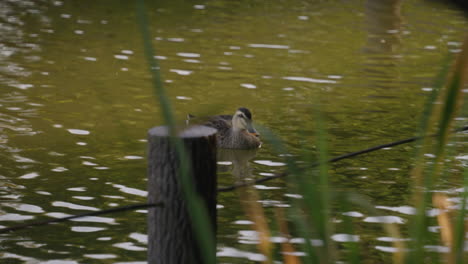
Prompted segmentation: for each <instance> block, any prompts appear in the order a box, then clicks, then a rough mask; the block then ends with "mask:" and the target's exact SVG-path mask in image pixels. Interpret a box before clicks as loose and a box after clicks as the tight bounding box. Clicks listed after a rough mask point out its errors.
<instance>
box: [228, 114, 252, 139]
mask: <svg viewBox="0 0 468 264" xmlns="http://www.w3.org/2000/svg"><path fill="white" fill-rule="evenodd" d="M232 128H233V129H234V130H238V131H242V130H246V131H247V132H249V133H250V134H252V135H254V136H257V137H258V132H257V130H255V128H254V127H253V126H252V113H250V111H249V109H247V108H245V107H241V108H239V109H237V111H236V113H235V114H234V115H233V116H232Z"/></svg>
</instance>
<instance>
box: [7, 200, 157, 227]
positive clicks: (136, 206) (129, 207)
mask: <svg viewBox="0 0 468 264" xmlns="http://www.w3.org/2000/svg"><path fill="white" fill-rule="evenodd" d="M157 206H163V204H162V203H151V204H148V203H145V204H132V205H126V206H121V207H116V208H112V209H107V210H101V211H96V212H91V213H84V214H78V215H71V216H67V217H62V218H56V219H51V220H45V221H37V222H32V223H26V224H21V225H15V226H11V227H7V228H2V229H0V234H2V233H7V232H11V231H16V230H20V229H25V228H29V227H33V226H44V225H48V224H53V223H60V222H65V221H70V220H72V219H76V218H82V217H88V216H97V215H103V214H109V213H116V212H123V211H128V210H136V209H143V208H150V207H157Z"/></svg>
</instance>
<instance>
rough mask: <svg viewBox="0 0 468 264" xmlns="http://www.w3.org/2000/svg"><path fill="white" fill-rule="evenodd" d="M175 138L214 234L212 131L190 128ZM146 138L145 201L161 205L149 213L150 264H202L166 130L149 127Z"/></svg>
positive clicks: (214, 195) (213, 130) (175, 154)
mask: <svg viewBox="0 0 468 264" xmlns="http://www.w3.org/2000/svg"><path fill="white" fill-rule="evenodd" d="M178 136H179V138H180V139H181V140H182V141H183V144H184V148H185V150H186V153H187V157H188V158H189V160H190V162H189V163H190V166H189V167H190V175H191V178H192V182H193V184H194V186H193V188H195V190H196V193H197V194H198V195H199V196H200V197H201V198H202V200H203V201H204V204H205V206H206V208H207V211H208V214H209V218H210V220H211V224H212V225H211V226H212V227H213V231H214V232H213V234H215V230H216V188H217V187H216V185H217V180H216V129H213V128H210V127H206V126H193V127H189V128H187V129H186V130H184V131H183V132H181V133H179V135H178ZM148 139H149V151H148V201H149V203H156V202H162V203H163V206H162V207H156V208H151V209H150V210H149V211H148V263H150V264H172V263H174V264H180V263H184V264H185V263H187V264H191V263H197V264H198V263H200V264H201V263H203V262H202V258H201V255H200V252H201V251H200V249H199V247H198V244H199V243H197V241H196V237H195V232H194V230H193V229H192V224H191V221H190V215H189V213H188V210H187V201H186V200H185V197H184V192H183V189H182V185H181V184H182V183H181V178H180V176H181V175H180V171H179V168H180V159H179V156H178V154H177V152H176V148H175V146H174V145H173V144H172V143H171V141H170V138H169V133H168V129H167V127H164V126H159V127H154V128H152V129H150V130H149V131H148ZM215 252H216V251H215V250H213V254H215ZM213 257H214V256H213Z"/></svg>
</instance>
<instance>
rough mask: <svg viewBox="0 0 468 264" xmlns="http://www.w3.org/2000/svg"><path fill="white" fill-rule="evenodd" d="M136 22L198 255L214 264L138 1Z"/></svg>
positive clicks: (204, 212) (202, 208)
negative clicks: (177, 166)
mask: <svg viewBox="0 0 468 264" xmlns="http://www.w3.org/2000/svg"><path fill="white" fill-rule="evenodd" d="M137 18H138V24H139V27H140V31H141V34H142V39H143V44H144V52H145V57H146V60H147V63H148V66H149V71H150V73H151V77H152V84H153V88H154V93H155V96H156V98H157V99H158V103H159V105H160V109H161V113H162V116H163V119H164V122H165V124H166V125H167V126H168V129H169V134H170V137H171V141H172V143H173V145H174V146H175V148H176V151H177V153H178V155H179V159H180V173H179V175H181V179H180V180H181V183H182V189H183V191H184V194H185V197H186V201H187V204H188V211H189V215H190V217H191V219H192V223H193V224H194V225H193V229H194V231H195V234H196V238H197V240H198V242H199V244H200V250H201V251H202V252H201V255H202V258H203V261H204V263H207V264H210V263H211V264H214V263H216V254H215V252H214V251H215V250H216V247H215V236H214V234H213V230H212V228H211V226H210V220H209V217H208V212H207V210H206V208H205V206H204V204H203V202H202V200H201V199H200V197H199V196H198V195H197V194H196V193H195V190H194V187H193V186H194V184H192V179H191V177H190V171H189V170H190V168H189V166H190V165H189V164H190V161H189V158H188V155H187V153H186V151H185V149H184V145H183V143H182V141H181V140H180V139H179V138H177V131H176V126H175V118H174V115H173V113H172V109H171V104H170V101H169V99H168V97H167V96H166V93H165V89H164V86H163V82H162V78H161V74H160V68H159V65H158V62H157V60H156V59H155V52H154V49H153V46H152V42H151V37H150V36H151V34H150V32H149V28H148V25H149V20H148V18H147V15H146V10H145V4H144V1H143V0H138V1H137Z"/></svg>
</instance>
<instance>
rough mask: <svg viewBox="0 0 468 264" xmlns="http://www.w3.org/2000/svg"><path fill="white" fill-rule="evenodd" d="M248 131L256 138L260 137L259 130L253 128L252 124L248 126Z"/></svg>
mask: <svg viewBox="0 0 468 264" xmlns="http://www.w3.org/2000/svg"><path fill="white" fill-rule="evenodd" d="M247 131H249V133H250V134H252V135H254V136H256V137H258V136H259V134H258V132H257V130H255V128H254V127H253V126H252V124H249V125H248V126H247Z"/></svg>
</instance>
